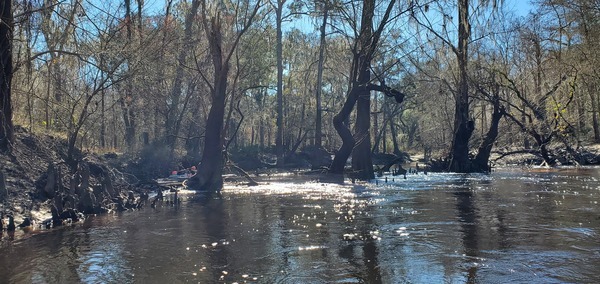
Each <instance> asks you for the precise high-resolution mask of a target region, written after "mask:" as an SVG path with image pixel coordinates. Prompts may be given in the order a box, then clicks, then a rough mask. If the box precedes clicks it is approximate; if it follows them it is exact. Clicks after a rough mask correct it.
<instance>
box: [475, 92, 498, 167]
mask: <svg viewBox="0 0 600 284" xmlns="http://www.w3.org/2000/svg"><path fill="white" fill-rule="evenodd" d="M503 116H504V109H503V108H502V106H500V101H499V100H497V99H496V100H495V101H494V111H493V113H492V121H491V124H490V129H489V130H488V132H487V134H486V136H485V139H484V140H483V142H482V143H481V145H480V146H479V150H478V152H477V156H475V160H474V161H473V166H474V169H473V170H475V171H484V172H489V171H490V170H491V169H490V167H489V161H490V155H491V154H492V148H493V147H494V142H496V138H497V137H498V126H499V125H500V119H502V117H503Z"/></svg>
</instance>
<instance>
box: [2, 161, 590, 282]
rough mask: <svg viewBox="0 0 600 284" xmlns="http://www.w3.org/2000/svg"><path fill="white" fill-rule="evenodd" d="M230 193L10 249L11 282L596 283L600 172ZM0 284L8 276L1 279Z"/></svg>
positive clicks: (99, 220) (89, 224)
mask: <svg viewBox="0 0 600 284" xmlns="http://www.w3.org/2000/svg"><path fill="white" fill-rule="evenodd" d="M384 178H385V177H382V178H381V179H380V180H379V181H378V183H377V184H375V183H372V184H358V185H352V184H322V183H318V182H312V181H309V180H304V181H297V180H296V181H295V182H288V181H284V180H283V179H285V178H275V179H273V180H271V181H269V182H268V183H267V184H265V185H262V186H260V187H254V188H247V187H228V188H226V189H225V190H224V191H223V192H222V196H202V195H189V196H183V198H184V202H182V203H180V204H179V205H176V206H172V205H164V204H163V205H162V206H157V207H156V208H147V209H144V210H141V211H135V212H127V213H125V214H121V215H109V216H99V217H96V218H90V219H88V220H87V221H86V223H84V224H79V225H76V226H72V227H67V228H62V229H58V230H54V231H50V232H48V233H44V234H41V235H35V236H31V237H29V238H25V239H19V238H17V240H15V241H10V240H9V239H8V237H6V236H4V238H3V240H2V243H0V277H1V278H0V279H6V282H9V283H44V282H47V283H65V282H71V283H72V282H78V283H133V282H136V283H169V282H174V283H179V282H200V283H214V282H227V283H231V282H238V283H243V282H259V283H465V282H466V283H480V282H483V283H487V282H493V283H504V282H514V281H516V282H528V283H529V282H538V283H550V282H597V281H600V277H599V276H597V272H596V267H597V266H598V265H600V242H599V241H598V231H599V230H600V219H599V218H598V216H600V208H599V207H598V197H599V196H598V195H599V193H600V191H599V190H598V189H599V188H600V182H599V180H600V179H599V174H598V171H597V170H595V169H594V170H587V171H582V172H574V171H557V172H550V173H549V172H542V173H539V172H510V171H505V172H497V173H494V174H493V175H491V176H482V175H454V174H429V175H427V176H425V175H409V176H408V177H407V179H406V180H403V179H402V180H394V181H393V182H392V178H393V177H388V178H389V179H388V182H387V183H385V180H384ZM0 282H1V281H0Z"/></svg>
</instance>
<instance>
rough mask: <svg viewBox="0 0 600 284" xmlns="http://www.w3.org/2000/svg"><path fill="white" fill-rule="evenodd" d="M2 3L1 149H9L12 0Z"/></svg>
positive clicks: (0, 47) (0, 51)
mask: <svg viewBox="0 0 600 284" xmlns="http://www.w3.org/2000/svg"><path fill="white" fill-rule="evenodd" d="M0 5H1V6H0V9H2V15H1V17H2V18H1V19H2V22H1V23H0V64H2V65H1V66H0V72H1V73H0V151H7V150H9V149H10V145H11V142H12V140H13V136H14V133H13V122H12V105H11V82H12V76H13V66H12V38H13V15H12V1H11V0H4V1H2V4H0Z"/></svg>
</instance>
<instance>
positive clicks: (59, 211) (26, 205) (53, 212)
mask: <svg viewBox="0 0 600 284" xmlns="http://www.w3.org/2000/svg"><path fill="white" fill-rule="evenodd" d="M15 134H16V139H15V144H14V145H13V149H14V150H13V151H12V152H11V153H10V154H0V172H1V173H3V175H4V181H5V182H4V187H5V190H0V214H1V216H2V219H3V221H4V223H5V224H7V223H8V216H13V218H14V222H15V224H16V225H19V224H22V223H23V222H25V220H26V219H27V218H28V219H30V220H32V221H33V222H34V223H35V224H37V225H35V227H38V228H39V227H51V226H57V225H64V224H68V223H70V222H71V221H73V220H76V219H77V218H79V217H80V216H81V215H80V214H78V213H79V212H80V213H85V214H99V213H106V212H114V211H124V210H133V209H138V208H141V207H142V206H144V205H145V203H146V202H147V201H148V197H149V195H151V194H154V193H157V192H158V189H159V188H161V187H160V185H158V184H157V183H156V182H154V181H153V179H155V178H158V177H159V175H160V173H162V172H164V173H165V174H166V173H168V169H169V165H167V164H166V162H160V161H155V160H152V159H156V157H153V156H152V155H150V154H144V153H143V152H142V154H141V155H140V156H141V157H145V158H146V160H147V161H139V160H140V159H132V158H128V157H123V156H120V155H117V154H115V153H106V154H92V153H77V155H78V159H79V160H80V161H81V162H80V163H79V165H77V167H76V168H75V169H73V168H70V167H69V166H68V165H67V164H66V163H65V162H64V161H65V155H66V152H67V151H66V149H67V145H66V142H65V141H64V140H63V139H61V138H59V137H54V136H51V135H34V134H33V133H30V132H29V131H27V130H26V129H24V128H22V127H17V129H16V133H15ZM508 151H509V149H505V152H508ZM151 153H154V154H155V156H160V157H163V158H164V156H165V155H158V154H156V153H158V151H152V152H151ZM582 153H585V157H586V159H587V160H589V161H596V162H598V161H600V159H599V157H600V145H598V144H592V145H588V146H585V147H583V150H582ZM322 156H323V155H322ZM497 157H499V155H498V154H496V155H495V156H494V159H495V158H497ZM388 158H389V157H388ZM411 158H412V161H413V162H411V163H409V164H405V165H404V166H405V167H406V169H412V170H414V169H418V168H419V165H420V166H421V169H424V166H425V163H424V162H423V161H420V159H419V158H422V157H419V156H418V155H413V156H412V157H411ZM142 160H144V159H142ZM244 162H246V163H245V164H248V161H246V160H243V159H242V160H241V161H240V162H239V163H238V164H244ZM305 162H306V161H305ZM379 162H381V161H379ZM539 163H540V160H539V158H537V157H536V156H535V155H532V154H526V153H522V154H515V155H510V156H507V157H504V158H503V159H501V160H500V161H499V162H498V163H496V164H495V165H494V166H510V167H522V166H527V165H539ZM298 164H301V163H298ZM384 164H385V163H384ZM417 164H418V165H417ZM252 165H253V166H254V167H255V168H258V167H259V166H260V165H261V163H258V162H254V163H253V164H252ZM248 170H250V171H252V173H253V174H252V177H255V178H257V179H261V177H264V176H267V177H268V176H270V175H271V174H273V173H277V172H279V171H278V170H276V169H274V168H269V169H266V170H265V169H264V168H261V169H255V170H252V169H248ZM286 172H289V173H291V171H290V170H287V171H286ZM226 182H229V183H244V182H246V179H245V178H244V177H241V176H239V175H232V174H229V175H227V176H226ZM0 188H2V185H1V183H0ZM163 189H164V188H163ZM3 227H4V229H6V225H4V226H3Z"/></svg>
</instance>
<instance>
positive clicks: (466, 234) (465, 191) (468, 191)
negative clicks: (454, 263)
mask: <svg viewBox="0 0 600 284" xmlns="http://www.w3.org/2000/svg"><path fill="white" fill-rule="evenodd" d="M457 185H459V186H460V187H459V188H458V189H457V190H456V191H455V192H454V196H455V197H456V209H457V211H458V220H459V221H460V227H461V232H462V234H463V236H462V242H463V246H464V254H465V256H467V261H468V263H467V265H468V266H470V267H469V268H468V270H467V281H466V282H467V283H477V265H473V261H472V260H473V259H476V258H477V257H479V245H478V240H479V236H478V231H477V226H478V219H479V216H478V212H477V211H478V210H477V207H476V206H475V200H474V197H473V189H472V185H471V182H470V180H468V179H463V180H459V181H458V182H457Z"/></svg>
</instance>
